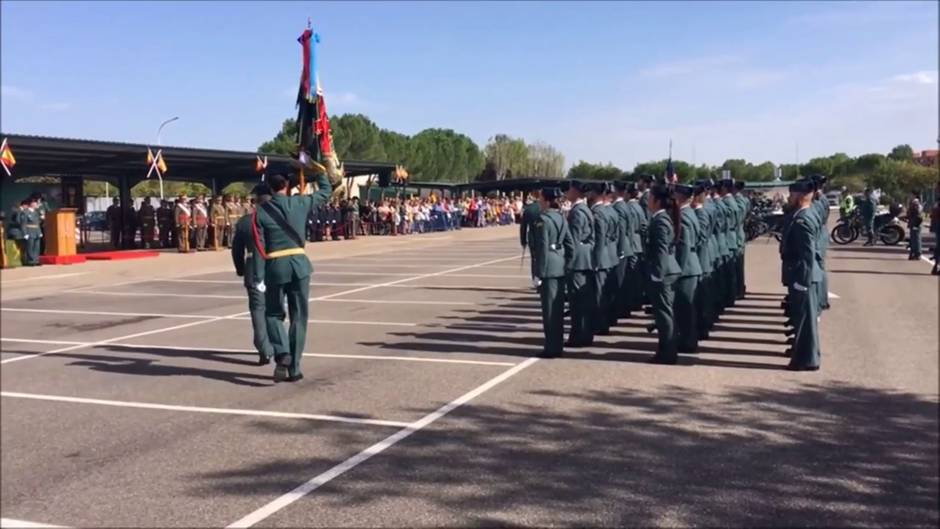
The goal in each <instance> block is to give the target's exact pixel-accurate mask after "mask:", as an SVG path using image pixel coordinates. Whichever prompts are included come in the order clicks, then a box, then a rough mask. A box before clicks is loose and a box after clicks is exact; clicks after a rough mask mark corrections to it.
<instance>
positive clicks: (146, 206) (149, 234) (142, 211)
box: [137, 197, 156, 249]
mask: <svg viewBox="0 0 940 529" xmlns="http://www.w3.org/2000/svg"><path fill="white" fill-rule="evenodd" d="M137 225H138V226H140V241H141V243H142V244H143V246H144V248H148V249H149V248H150V247H151V246H152V245H153V235H154V226H155V225H156V212H155V211H154V209H153V206H151V205H150V197H144V200H143V202H141V203H140V207H139V208H138V209H137Z"/></svg>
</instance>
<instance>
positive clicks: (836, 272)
mask: <svg viewBox="0 0 940 529" xmlns="http://www.w3.org/2000/svg"><path fill="white" fill-rule="evenodd" d="M829 273H830V274H865V275H869V274H871V275H879V276H929V275H932V274H931V273H930V272H929V271H928V272H923V273H918V272H882V271H880V270H829Z"/></svg>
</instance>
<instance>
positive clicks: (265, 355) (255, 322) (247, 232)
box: [229, 184, 274, 366]
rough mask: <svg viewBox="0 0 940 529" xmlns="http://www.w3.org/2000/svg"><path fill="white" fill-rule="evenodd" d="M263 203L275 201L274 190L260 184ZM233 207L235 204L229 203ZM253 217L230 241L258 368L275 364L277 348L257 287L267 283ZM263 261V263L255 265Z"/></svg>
mask: <svg viewBox="0 0 940 529" xmlns="http://www.w3.org/2000/svg"><path fill="white" fill-rule="evenodd" d="M251 194H253V195H255V197H256V199H257V200H258V202H259V203H264V202H267V201H269V200H271V188H270V187H268V185H267V184H258V185H256V186H255V187H254V189H253V190H252V191H251ZM229 204H231V202H229ZM251 223H252V216H251V215H250V214H245V215H243V216H242V217H241V218H239V219H238V220H237V221H235V229H234V231H233V232H232V234H231V235H229V237H230V238H231V241H230V243H231V246H232V262H233V263H234V264H235V274H237V275H238V277H244V278H245V291H246V292H247V293H248V312H249V314H250V315H251V329H252V332H253V336H254V344H255V349H256V350H257V351H258V365H261V366H263V365H267V364H269V363H271V358H272V357H273V356H274V348H273V347H271V342H270V341H269V340H268V330H267V321H266V320H265V305H264V292H263V290H259V289H258V288H257V286H258V285H259V284H263V283H264V276H260V277H259V276H257V275H256V274H257V273H258V272H259V271H262V270H263V267H264V259H263V258H262V257H261V256H260V254H259V253H258V252H257V251H255V250H254V242H253V235H252V232H251ZM256 260H260V261H261V262H260V263H255V261H256Z"/></svg>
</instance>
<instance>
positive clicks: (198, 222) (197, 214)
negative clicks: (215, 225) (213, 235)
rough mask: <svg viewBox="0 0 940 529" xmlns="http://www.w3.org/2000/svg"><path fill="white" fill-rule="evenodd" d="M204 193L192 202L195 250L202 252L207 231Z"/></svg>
mask: <svg viewBox="0 0 940 529" xmlns="http://www.w3.org/2000/svg"><path fill="white" fill-rule="evenodd" d="M205 197H206V196H205V195H199V196H198V197H196V203H195V204H193V225H194V226H195V228H196V251H197V252H202V251H205V249H206V236H207V235H208V231H209V210H208V209H206V201H205Z"/></svg>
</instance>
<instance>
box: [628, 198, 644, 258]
mask: <svg viewBox="0 0 940 529" xmlns="http://www.w3.org/2000/svg"><path fill="white" fill-rule="evenodd" d="M627 211H629V212H630V218H631V221H630V231H629V235H630V242H631V245H632V246H633V253H634V254H637V255H639V254H642V253H643V237H644V236H645V235H646V227H647V225H648V222H647V220H646V215H645V214H644V213H643V210H642V209H641V206H640V201H639V200H637V199H635V198H634V199H630V200H628V201H627Z"/></svg>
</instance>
